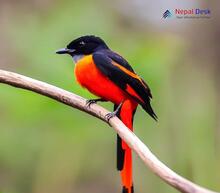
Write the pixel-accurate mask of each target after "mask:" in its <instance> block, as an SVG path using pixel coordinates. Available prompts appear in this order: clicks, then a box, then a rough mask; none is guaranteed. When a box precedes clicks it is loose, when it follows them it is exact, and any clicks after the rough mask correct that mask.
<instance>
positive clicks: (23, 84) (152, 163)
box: [0, 70, 214, 193]
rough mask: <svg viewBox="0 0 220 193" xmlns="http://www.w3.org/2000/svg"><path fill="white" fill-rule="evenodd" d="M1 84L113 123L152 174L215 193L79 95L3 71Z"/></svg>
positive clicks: (188, 189) (187, 189)
mask: <svg viewBox="0 0 220 193" xmlns="http://www.w3.org/2000/svg"><path fill="white" fill-rule="evenodd" d="M0 83H5V84H9V85H11V86H14V87H18V88H23V89H26V90H30V91H33V92H36V93H39V94H41V95H44V96H47V97H49V98H52V99H55V100H57V101H58V102H61V103H64V104H66V105H69V106H71V107H74V108H77V109H79V110H81V111H84V112H86V113H89V114H91V115H93V116H95V117H97V118H99V119H101V120H102V121H105V122H106V123H109V124H110V126H112V127H113V128H114V129H115V131H116V132H117V133H118V134H119V135H120V137H121V138H122V139H123V140H125V141H126V143H128V145H129V146H130V147H131V148H132V150H133V151H135V152H136V153H137V155H138V156H139V157H140V158H141V159H142V161H143V162H144V163H145V165H147V166H148V167H149V168H150V169H151V171H152V172H154V173H155V174H156V175H157V176H159V177H160V178H161V179H162V180H164V181H165V182H166V183H168V184H169V185H171V186H173V187H174V188H176V189H177V190H179V191H180V192H184V193H214V192H213V191H211V190H208V189H205V188H203V187H201V186H199V185H196V184H194V183H193V182H191V181H189V180H187V179H185V178H183V177H182V176H179V175H178V174H176V173H175V172H173V171H172V170H171V169H170V168H168V167H167V166H166V165H164V164H163V163H162V162H161V161H160V160H158V159H157V157H156V156H155V155H154V154H153V153H152V152H151V151H150V150H149V149H148V147H147V146H146V145H145V144H144V143H143V142H142V141H141V140H140V139H139V138H138V137H137V136H136V135H135V134H134V133H132V132H131V131H130V130H129V129H128V128H127V127H126V126H125V125H124V124H123V123H122V122H121V121H120V120H119V119H118V118H117V117H113V118H112V119H110V121H109V122H108V121H107V119H106V117H105V115H106V114H107V113H109V111H107V110H106V109H104V108H103V107H101V106H99V105H97V104H94V105H91V107H90V108H87V106H86V99H84V98H82V97H80V96H78V95H75V94H73V93H71V92H68V91H66V90H63V89H61V88H58V87H55V86H52V85H50V84H47V83H45V82H41V81H38V80H34V79H32V78H29V77H26V76H23V75H20V74H16V73H13V72H8V71H4V70H0Z"/></svg>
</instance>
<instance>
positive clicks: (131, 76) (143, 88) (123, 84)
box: [56, 35, 157, 193]
mask: <svg viewBox="0 0 220 193" xmlns="http://www.w3.org/2000/svg"><path fill="white" fill-rule="evenodd" d="M56 53H57V54H68V55H70V56H71V57H72V59H73V61H74V63H75V68H74V74H75V77H76V80H77V82H78V83H79V84H80V85H81V86H82V87H83V88H86V89H87V90H88V91H89V92H91V93H92V94H94V95H95V96H97V97H98V98H96V99H90V100H87V103H86V104H87V106H88V107H90V105H92V104H93V103H96V102H99V101H103V102H104V101H108V102H112V103H113V104H114V111H113V112H112V113H109V114H107V119H108V120H109V119H111V118H112V117H114V116H117V117H118V118H119V119H120V120H121V121H122V122H123V123H124V124H125V125H126V126H127V127H128V128H129V129H130V130H131V131H132V132H133V119H134V114H135V112H136V109H137V106H138V105H140V106H141V107H142V108H143V109H144V110H145V111H146V112H147V113H148V114H149V115H150V116H151V117H152V118H153V119H155V120H157V115H156V114H155V112H154V110H153V108H152V107H151V104H150V102H151V99H152V94H151V90H150V88H149V86H148V85H147V83H146V82H145V81H144V80H143V79H142V78H141V77H140V76H139V75H138V74H137V73H136V72H135V71H134V70H133V68H132V67H131V65H130V64H129V63H128V62H127V60H126V59H124V58H123V57H122V56H121V55H119V54H118V53H116V52H114V51H112V50H111V49H110V48H109V47H108V46H107V44H106V43H105V41H104V40H103V39H101V38H100V37H98V36H95V35H84V36H81V37H79V38H76V39H74V40H73V41H71V42H70V43H69V44H68V45H67V46H66V47H65V48H62V49H59V50H57V51H56ZM116 163H117V164H116V165H117V170H118V171H120V174H121V182H122V193H134V186H133V177H132V151H131V148H130V147H129V146H128V145H127V143H126V142H125V141H123V140H122V139H121V137H120V136H119V135H118V134H117V162H116Z"/></svg>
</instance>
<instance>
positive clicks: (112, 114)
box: [105, 102, 123, 122]
mask: <svg viewBox="0 0 220 193" xmlns="http://www.w3.org/2000/svg"><path fill="white" fill-rule="evenodd" d="M122 104H123V102H121V103H120V104H119V105H118V107H117V109H116V110H115V111H114V112H111V113H107V114H106V115H105V118H106V119H107V121H108V122H109V120H110V119H111V118H113V117H115V116H117V115H118V113H119V111H120V109H121V106H122Z"/></svg>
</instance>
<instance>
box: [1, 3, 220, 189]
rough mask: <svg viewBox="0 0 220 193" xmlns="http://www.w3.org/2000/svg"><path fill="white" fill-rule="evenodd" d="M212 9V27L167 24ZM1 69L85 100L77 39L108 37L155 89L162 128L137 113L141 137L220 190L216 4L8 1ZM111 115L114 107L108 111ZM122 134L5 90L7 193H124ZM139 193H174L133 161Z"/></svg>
mask: <svg viewBox="0 0 220 193" xmlns="http://www.w3.org/2000/svg"><path fill="white" fill-rule="evenodd" d="M173 8H209V9H210V10H211V12H212V15H211V18H210V19H191V20H190V19H188V20H178V19H175V18H170V19H162V14H163V12H164V11H165V10H166V9H173ZM0 27H1V30H0V33H1V34H0V42H1V43H0V68H1V69H5V70H10V71H14V72H17V73H21V74H24V75H27V76H30V77H33V78H36V79H39V80H42V81H45V82H48V83H51V84H53V85H56V86H58V87H61V88H64V89H66V90H69V91H71V92H74V93H76V94H79V95H81V96H84V97H86V98H94V96H92V95H90V94H89V93H88V92H87V91H86V90H84V89H82V88H80V86H79V85H77V83H76V81H75V78H74V76H73V68H74V65H73V62H72V60H71V58H70V57H67V56H66V57H64V56H62V57H61V56H59V55H56V54H55V53H54V52H55V50H57V49H58V48H61V47H64V46H65V45H66V44H67V43H68V42H69V41H71V40H72V39H74V38H76V37H78V36H81V35H85V34H95V35H97V36H101V37H102V38H103V39H104V40H105V41H106V42H107V43H108V45H109V46H110V47H111V48H112V49H113V50H115V51H117V52H119V53H121V55H123V56H124V57H125V58H126V59H127V60H128V61H129V62H130V64H131V65H132V66H133V67H134V69H135V70H136V72H138V74H139V75H141V76H142V77H143V78H144V79H145V80H146V81H147V82H148V84H149V85H150V87H151V90H152V93H153V96H154V99H153V101H152V105H153V107H154V109H155V111H156V113H157V115H158V117H159V122H158V123H155V122H154V121H153V120H152V119H151V118H149V116H148V115H147V114H146V113H145V112H144V111H143V110H142V109H141V108H139V109H138V111H137V113H136V116H135V133H136V134H137V136H139V137H140V139H141V140H142V141H143V142H144V143H146V144H147V145H148V146H149V147H150V149H151V150H152V151H153V152H154V153H155V154H156V155H157V156H158V157H159V159H161V160H162V161H163V162H164V163H165V164H167V165H168V166H169V167H170V168H172V169H173V170H174V171H176V172H177V173H179V174H181V175H183V176H184V177H186V178H188V179H190V180H192V181H194V182H196V183H198V184H200V185H203V186H205V187H207V188H210V189H213V190H216V191H217V190H220V142H219V138H220V121H219V120H220V111H219V99H220V86H219V83H220V80H219V77H220V76H219V75H220V74H219V70H220V64H219V61H220V54H219V50H220V39H219V33H220V4H219V1H218V0H213V1H210V2H208V1H204V2H203V1H193V2H192V1H190V0H185V1H183V0H182V1H177V0H176V1H167V2H166V3H165V2H164V1H162V0H158V1H157V2H156V1H147V0H137V1H131V0H130V1H126V0H117V1H116V0H115V1H114V0H113V1H102V0H95V1H85V0H81V1H76V0H75V1H71V0H65V1H58V0H29V1H28V0H1V1H0ZM102 105H103V106H105V107H106V108H108V109H109V110H111V109H112V104H102ZM115 138H116V134H115V132H114V131H113V130H112V129H111V128H109V127H108V125H106V124H104V123H103V122H101V121H100V120H98V119H96V118H93V117H91V116H89V115H87V114H85V113H82V112H80V111H78V110H75V109H72V108H70V107H68V106H65V105H63V104H60V103H57V102H55V101H53V100H51V99H49V98H46V97H43V96H40V95H37V94H34V93H32V92H29V91H25V90H21V89H15V88H12V87H9V86H7V85H2V84H1V85H0V192H2V193H61V192H62V193H72V192H78V193H84V192H87V193H88V192H96V193H103V192H105V193H112V192H120V191H121V185H120V177H119V173H118V172H117V171H116V156H115V146H116V144H115ZM134 184H135V190H136V191H135V192H136V193H147V192H155V193H165V192H166V193H174V192H177V191H176V190H174V189H173V188H171V187H169V186H168V185H166V184H165V183H164V182H162V181H161V180H160V179H159V178H158V177H156V176H155V175H154V174H152V172H151V171H149V170H148V168H146V167H145V165H144V164H143V163H142V161H141V160H140V159H139V158H138V157H137V156H136V155H134Z"/></svg>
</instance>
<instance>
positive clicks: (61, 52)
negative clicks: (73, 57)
mask: <svg viewBox="0 0 220 193" xmlns="http://www.w3.org/2000/svg"><path fill="white" fill-rule="evenodd" d="M74 51H75V50H71V49H68V48H61V49H59V50H57V51H56V54H72V53H74Z"/></svg>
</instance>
